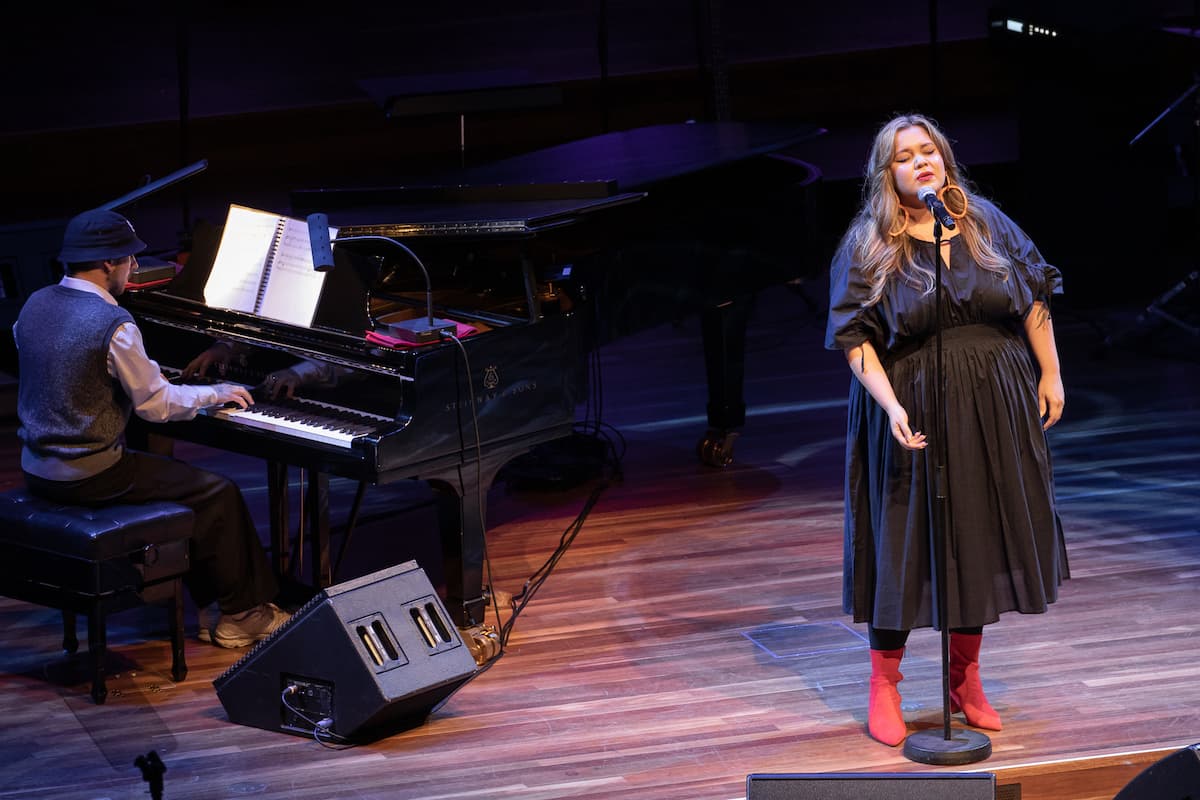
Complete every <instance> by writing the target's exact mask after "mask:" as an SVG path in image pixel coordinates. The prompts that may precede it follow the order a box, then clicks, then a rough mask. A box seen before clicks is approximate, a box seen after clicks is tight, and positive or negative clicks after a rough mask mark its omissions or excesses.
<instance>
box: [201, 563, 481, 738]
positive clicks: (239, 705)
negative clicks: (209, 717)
mask: <svg viewBox="0 0 1200 800" xmlns="http://www.w3.org/2000/svg"><path fill="white" fill-rule="evenodd" d="M474 673H475V659H474V658H473V657H472V656H471V652H470V649H469V648H468V647H467V646H466V645H465V644H464V643H463V641H462V639H461V638H460V637H459V635H458V630H457V628H455V626H454V623H453V622H452V621H451V619H450V615H449V614H448V613H447V611H446V607H445V606H444V605H443V604H442V601H441V600H440V599H439V598H438V596H437V593H436V592H435V591H434V589H433V585H432V584H431V583H430V582H429V578H428V577H426V575H425V572H424V571H423V570H422V569H421V568H420V567H419V566H417V563H416V562H415V561H407V562H405V563H403V564H398V565H396V566H394V567H390V568H388V569H384V570H380V571H378V572H373V573H371V574H369V575H364V576H362V577H360V578H355V579H354V580H351V581H346V582H345V583H340V584H337V585H336V586H331V587H329V588H327V589H324V590H322V591H321V592H319V593H318V594H317V596H316V597H314V598H313V599H312V600H310V601H309V602H308V603H306V604H305V605H304V606H303V607H302V608H301V609H300V610H299V611H297V612H296V613H295V614H293V615H292V617H291V618H290V619H289V620H288V621H287V622H285V623H284V624H283V625H281V626H279V628H278V629H276V630H275V632H274V633H272V634H271V635H270V636H269V637H268V638H266V639H264V640H263V641H261V642H259V643H258V644H256V645H255V646H254V647H253V649H251V650H250V651H249V652H247V653H246V655H245V656H243V657H242V658H241V659H240V660H239V661H238V662H237V663H235V664H234V665H233V666H232V667H230V668H229V669H228V670H226V671H225V673H224V674H222V675H221V676H219V677H218V678H217V679H216V680H214V681H213V685H214V686H215V687H216V689H217V697H218V698H219V699H220V700H221V705H223V706H224V707H225V712H226V713H227V714H228V715H229V719H230V721H231V722H236V723H238V724H240V725H250V726H252V727H255V728H264V729H266V730H269V731H281V732H283V733H291V734H296V735H299V736H313V735H314V730H316V731H317V733H316V735H317V737H318V738H320V739H321V740H323V741H329V742H358V743H361V742H366V741H371V740H374V739H378V738H381V737H383V736H387V735H390V734H392V733H395V732H397V731H400V730H404V729H406V728H412V727H415V726H417V725H420V724H421V723H422V722H424V721H425V718H426V717H427V716H428V715H429V713H430V711H432V710H433V708H434V706H436V705H437V704H439V703H441V702H442V701H443V700H444V699H446V698H447V697H448V696H449V695H450V694H451V693H452V692H453V691H454V690H455V689H457V688H458V687H459V686H461V685H462V684H463V683H465V682H466V681H467V680H468V679H469V678H470V677H471V676H472V675H473V674H474Z"/></svg>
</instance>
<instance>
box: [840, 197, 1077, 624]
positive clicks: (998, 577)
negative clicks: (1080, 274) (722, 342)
mask: <svg viewBox="0 0 1200 800" xmlns="http://www.w3.org/2000/svg"><path fill="white" fill-rule="evenodd" d="M982 205H983V206H984V211H985V213H986V214H987V215H988V218H989V220H990V227H991V229H992V235H993V241H994V242H995V243H997V244H998V245H999V246H1000V248H1001V249H1002V250H1003V252H1005V253H1006V254H1007V255H1008V257H1009V258H1010V260H1011V261H1012V269H1011V271H1010V274H1009V275H1008V277H1007V279H1004V278H1002V277H1001V276H998V275H996V274H994V273H992V272H988V271H986V270H984V269H982V268H980V267H979V266H978V265H977V264H976V263H975V261H974V259H972V258H971V254H970V252H969V251H968V249H967V247H966V245H965V243H964V242H963V239H962V237H961V236H956V237H954V238H953V239H951V240H950V245H949V250H950V265H951V266H950V269H949V270H948V271H944V272H943V275H942V283H943V291H944V293H945V303H944V312H943V323H942V324H943V331H942V345H943V356H942V358H943V369H944V371H945V386H946V391H945V402H946V419H947V430H946V441H947V445H948V456H947V465H946V467H947V469H946V474H947V476H948V481H947V484H948V489H949V491H948V497H949V501H948V505H949V514H948V516H949V524H948V528H947V540H948V543H949V546H948V551H949V560H948V562H947V587H946V589H947V595H946V597H947V610H948V616H949V624H950V627H951V628H959V627H975V626H979V625H985V624H987V623H991V622H995V621H996V620H997V618H998V617H999V615H1000V614H1001V613H1002V612H1005V611H1020V612H1022V613H1041V612H1044V611H1045V610H1046V606H1047V604H1049V603H1052V602H1054V600H1055V599H1056V597H1057V594H1058V586H1059V584H1060V583H1061V581H1062V580H1063V578H1065V577H1068V574H1067V561H1066V549H1065V545H1064V540H1063V535H1062V526H1061V523H1060V522H1059V518H1058V514H1057V511H1056V510H1055V500H1054V481H1053V476H1052V473H1051V463H1050V452H1049V448H1048V446H1047V443H1046V436H1045V433H1044V432H1043V431H1042V423H1041V420H1040V417H1039V412H1038V397H1037V371H1036V369H1035V367H1034V364H1033V361H1032V358H1031V356H1030V351H1029V349H1028V345H1027V342H1026V339H1025V335H1024V330H1023V325H1022V321H1023V320H1024V318H1025V315H1026V314H1028V313H1029V312H1030V310H1031V309H1032V307H1033V303H1034V301H1035V300H1039V299H1040V300H1043V301H1044V302H1047V303H1048V301H1049V297H1050V295H1051V294H1057V293H1059V292H1061V288H1060V286H1061V276H1060V274H1059V272H1058V270H1057V269H1055V268H1054V267H1052V266H1050V265H1049V264H1047V263H1045V261H1044V260H1043V259H1042V256H1041V254H1040V253H1039V252H1038V251H1037V248H1036V247H1035V246H1034V244H1033V242H1032V241H1031V240H1030V239H1029V237H1028V236H1026V235H1025V233H1024V232H1023V231H1022V230H1021V229H1020V228H1018V227H1017V226H1016V225H1015V224H1014V223H1013V222H1012V220H1010V219H1009V218H1008V217H1007V216H1006V215H1004V214H1003V213H1002V212H1001V211H999V209H997V208H995V207H994V206H992V205H991V204H986V203H983V204H982ZM916 245H917V253H916V255H915V258H916V259H917V260H918V261H919V262H920V263H921V264H922V265H924V266H926V267H928V268H930V269H932V266H933V258H934V253H933V248H934V246H933V243H932V242H916ZM922 291H923V290H922V288H921V287H919V286H914V285H911V284H910V283H908V282H906V281H904V280H899V279H894V280H892V281H890V282H889V283H888V285H887V286H886V287H885V288H884V292H883V296H882V297H881V299H880V300H879V302H878V303H876V304H874V305H872V306H870V307H868V308H863V307H862V302H863V300H864V299H865V298H866V297H867V285H866V283H865V281H864V280H863V277H862V274H861V272H860V270H859V267H858V265H857V264H855V263H852V257H851V253H850V252H849V248H848V247H846V246H845V245H844V244H843V247H842V248H841V249H840V250H839V252H838V253H837V255H836V256H835V257H834V262H833V268H832V276H831V285H830V310H829V324H828V328H827V330H826V342H825V344H826V347H828V348H830V349H837V350H844V349H846V348H849V347H855V346H857V345H860V344H862V343H863V342H864V341H868V340H869V341H870V342H871V344H872V345H873V346H874V348H875V350H876V352H877V353H878V354H879V357H880V361H881V362H882V363H883V366H884V369H885V370H886V371H887V373H888V377H889V378H890V380H891V384H892V387H893V389H894V390H895V393H896V397H897V399H898V400H899V401H900V403H901V405H903V406H904V408H905V410H906V411H907V412H908V415H909V426H910V427H911V429H912V430H913V431H922V432H924V433H925V434H926V435H927V436H928V437H929V439H930V444H929V446H928V447H927V448H925V449H924V450H906V449H904V448H903V447H901V446H900V444H899V443H898V442H897V441H896V440H895V439H894V438H892V434H891V431H890V426H889V422H888V417H887V414H886V413H884V411H883V409H882V408H881V407H880V406H879V404H878V403H876V402H875V400H874V398H872V397H871V396H870V394H869V393H868V392H867V390H866V389H865V388H864V387H863V386H862V384H861V383H860V382H859V381H858V380H857V379H852V381H851V387H850V401H849V408H848V422H847V433H846V487H845V489H846V498H845V506H846V519H845V554H844V559H845V562H844V573H843V574H844V577H843V590H842V605H843V608H844V610H845V611H846V613H849V614H853V616H854V621H855V622H869V623H871V624H872V625H874V626H875V627H876V628H882V629H886V630H911V629H912V628H919V627H928V626H931V625H933V626H934V627H937V628H941V621H940V620H938V619H936V609H935V608H934V600H933V593H932V586H931V566H930V564H931V562H930V552H931V545H930V541H931V525H930V520H931V513H932V510H933V506H934V501H935V498H934V494H933V491H932V487H933V480H932V477H933V473H934V469H935V466H936V453H935V449H934V448H935V447H936V443H934V442H933V441H932V439H933V434H934V391H933V390H934V370H935V366H936V347H935V339H934V335H933V334H934V332H935V329H934V325H935V315H934V309H935V295H934V294H933V293H930V294H923V293H922Z"/></svg>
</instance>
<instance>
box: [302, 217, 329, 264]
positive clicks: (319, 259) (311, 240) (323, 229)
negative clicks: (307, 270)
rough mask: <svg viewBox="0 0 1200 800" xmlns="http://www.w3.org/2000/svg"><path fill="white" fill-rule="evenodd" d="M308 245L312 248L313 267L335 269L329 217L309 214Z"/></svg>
mask: <svg viewBox="0 0 1200 800" xmlns="http://www.w3.org/2000/svg"><path fill="white" fill-rule="evenodd" d="M308 246H309V248H310V249H311V250H312V257H313V269H315V270H316V271H317V272H329V271H330V270H331V269H333V243H332V242H331V241H330V240H329V217H327V216H325V215H324V214H309V215H308Z"/></svg>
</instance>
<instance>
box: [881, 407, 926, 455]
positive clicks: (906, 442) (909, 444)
mask: <svg viewBox="0 0 1200 800" xmlns="http://www.w3.org/2000/svg"><path fill="white" fill-rule="evenodd" d="M888 420H889V422H890V424H891V429H892V437H893V438H895V440H896V441H897V442H899V443H900V446H901V447H903V448H904V449H905V450H924V449H925V446H926V444H927V442H926V441H925V434H923V433H921V432H920V431H916V432H915V433H914V432H913V430H912V429H911V428H909V427H908V412H907V411H905V410H904V407H903V406H899V405H898V406H896V407H895V408H894V409H892V411H891V412H890V413H889V414H888Z"/></svg>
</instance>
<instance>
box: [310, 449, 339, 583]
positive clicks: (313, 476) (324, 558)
mask: <svg viewBox="0 0 1200 800" xmlns="http://www.w3.org/2000/svg"><path fill="white" fill-rule="evenodd" d="M303 474H305V475H307V476H308V482H307V484H306V485H305V487H304V497H305V501H304V508H305V512H306V515H307V524H308V537H309V547H310V548H311V555H312V577H313V586H316V587H317V588H319V589H323V588H325V587H326V586H329V585H330V584H332V583H333V568H332V567H331V566H330V562H329V475H328V474H326V473H324V472H322V471H320V470H315V469H306V470H304V471H303Z"/></svg>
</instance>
